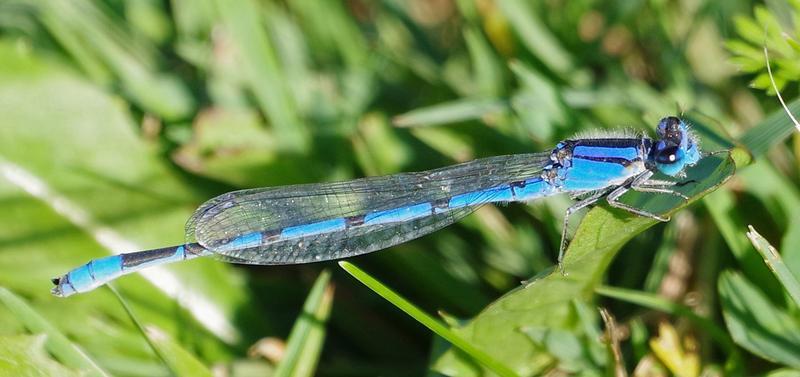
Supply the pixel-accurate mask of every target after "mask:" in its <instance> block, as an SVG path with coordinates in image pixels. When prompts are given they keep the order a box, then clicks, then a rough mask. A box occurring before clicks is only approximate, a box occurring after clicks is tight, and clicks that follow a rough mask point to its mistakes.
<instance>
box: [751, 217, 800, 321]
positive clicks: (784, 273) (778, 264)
mask: <svg viewBox="0 0 800 377" xmlns="http://www.w3.org/2000/svg"><path fill="white" fill-rule="evenodd" d="M747 227H748V228H749V229H750V231H749V232H747V238H749V239H750V242H752V243H753V247H755V248H756V250H758V252H759V253H761V256H762V257H764V263H766V264H767V267H769V269H770V270H772V273H774V274H775V277H777V278H778V280H779V281H780V282H781V284H782V285H783V288H784V289H785V290H786V292H788V293H789V296H790V297H791V298H792V300H793V301H794V303H795V305H797V306H798V307H800V282H798V281H797V277H795V276H794V275H793V274H792V272H791V271H789V267H787V266H786V264H785V263H783V259H782V258H781V255H780V254H779V253H778V250H775V248H774V247H773V246H772V245H770V244H769V242H768V241H767V240H766V239H765V238H764V237H763V236H761V235H760V234H758V232H756V230H755V228H753V226H752V225H748V226H747Z"/></svg>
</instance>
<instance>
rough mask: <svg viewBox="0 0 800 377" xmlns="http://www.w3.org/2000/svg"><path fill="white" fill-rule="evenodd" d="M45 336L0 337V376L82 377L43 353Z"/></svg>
mask: <svg viewBox="0 0 800 377" xmlns="http://www.w3.org/2000/svg"><path fill="white" fill-rule="evenodd" d="M46 341H47V336H46V335H36V336H30V335H13V336H0V375H3V376H30V377H34V376H43V377H49V376H76V377H77V376H82V375H83V374H80V373H78V372H76V371H74V370H70V369H69V368H67V367H65V366H63V365H60V364H58V363H57V362H56V361H54V360H53V359H51V358H50V357H49V356H48V355H47V352H46V351H45V347H44V344H45V342H46Z"/></svg>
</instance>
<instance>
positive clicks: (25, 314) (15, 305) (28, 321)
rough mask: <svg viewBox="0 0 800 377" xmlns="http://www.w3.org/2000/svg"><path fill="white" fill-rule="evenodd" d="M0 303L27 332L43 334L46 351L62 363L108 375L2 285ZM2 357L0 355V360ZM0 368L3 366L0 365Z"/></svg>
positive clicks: (92, 374) (34, 310) (88, 373)
mask: <svg viewBox="0 0 800 377" xmlns="http://www.w3.org/2000/svg"><path fill="white" fill-rule="evenodd" d="M0 303H2V304H3V305H5V307H6V308H8V309H9V311H11V312H12V313H13V314H14V316H15V317H16V319H17V321H19V322H22V323H23V324H24V325H25V328H26V329H27V330H28V331H29V332H31V333H34V334H43V335H44V336H42V337H41V338H40V340H43V343H44V345H45V346H46V348H47V351H48V352H50V353H51V354H53V356H55V357H56V358H57V359H59V360H61V362H62V363H63V364H64V365H66V366H69V367H72V368H74V369H76V370H80V371H82V372H83V373H85V374H86V375H89V376H108V373H106V372H105V371H104V370H103V369H101V368H100V367H99V366H98V365H97V364H96V363H95V361H94V360H92V359H91V358H90V357H89V356H88V355H86V353H85V352H84V351H83V350H81V349H80V348H78V347H77V346H76V345H74V344H72V343H71V342H70V341H69V340H68V339H67V337H66V336H64V334H63V333H61V332H60V331H59V330H58V329H57V328H55V327H54V326H53V324H51V323H50V322H49V321H48V320H47V319H45V318H44V317H42V315H41V314H39V313H38V312H37V311H36V309H34V308H32V307H30V306H29V305H28V303H26V302H25V301H23V300H22V299H21V298H19V297H18V296H16V295H15V294H13V293H12V292H11V291H9V290H8V289H5V288H3V287H0ZM0 355H3V352H0ZM3 358H4V357H2V356H0V360H2V359H3ZM0 370H3V368H2V367H0Z"/></svg>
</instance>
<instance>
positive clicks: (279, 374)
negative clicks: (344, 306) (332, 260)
mask: <svg viewBox="0 0 800 377" xmlns="http://www.w3.org/2000/svg"><path fill="white" fill-rule="evenodd" d="M330 280H331V273H330V271H328V270H325V271H322V273H321V274H320V275H319V277H318V278H317V281H316V282H314V286H313V287H312V288H311V292H309V294H308V298H307V299H306V302H305V304H303V312H302V313H301V314H300V316H299V317H298V318H297V321H295V324H294V326H293V327H292V331H291V333H289V340H288V341H287V344H286V353H285V354H284V357H283V359H282V360H281V362H280V363H279V364H278V366H277V368H276V369H275V373H274V376H276V377H284V376H313V375H314V369H315V368H316V365H317V361H318V360H319V354H320V351H321V350H322V343H323V341H324V340H325V323H326V322H327V320H328V316H329V315H330V312H331V306H332V305H333V286H331V285H330V284H329V282H330Z"/></svg>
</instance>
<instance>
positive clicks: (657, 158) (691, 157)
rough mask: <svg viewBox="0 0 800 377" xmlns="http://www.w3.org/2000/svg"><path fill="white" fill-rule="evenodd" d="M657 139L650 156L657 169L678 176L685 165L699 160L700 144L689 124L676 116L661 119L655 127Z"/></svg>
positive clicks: (690, 164)
mask: <svg viewBox="0 0 800 377" xmlns="http://www.w3.org/2000/svg"><path fill="white" fill-rule="evenodd" d="M656 133H657V134H658V139H657V140H656V143H655V145H654V146H653V151H652V157H653V160H654V162H655V164H656V167H657V168H658V170H659V171H660V172H662V173H664V174H666V175H670V176H678V175H681V174H682V173H683V170H684V169H686V167H687V166H692V165H694V164H696V163H697V161H700V145H699V143H698V140H697V137H696V136H695V135H694V133H692V131H691V130H690V129H689V125H687V124H686V122H684V121H683V120H681V119H679V118H676V117H666V118H664V119H661V121H660V122H659V123H658V127H657V128H656Z"/></svg>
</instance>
